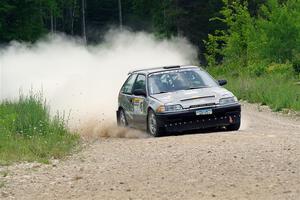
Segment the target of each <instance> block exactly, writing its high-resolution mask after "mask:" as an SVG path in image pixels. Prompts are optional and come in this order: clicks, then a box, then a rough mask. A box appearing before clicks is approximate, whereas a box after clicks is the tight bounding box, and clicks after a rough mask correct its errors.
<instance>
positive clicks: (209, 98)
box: [117, 66, 241, 136]
mask: <svg viewBox="0 0 300 200" xmlns="http://www.w3.org/2000/svg"><path fill="white" fill-rule="evenodd" d="M226 83H227V81H226V80H219V81H215V80H214V79H213V78H212V77H211V76H210V75H209V74H208V73H207V72H206V71H205V70H203V69H202V68H201V67H197V66H167V67H159V68H152V69H144V70H137V71H132V72H130V73H129V77H128V78H127V80H126V81H125V83H124V84H123V86H122V88H121V91H120V93H119V97H118V110H117V122H118V124H119V125H120V126H128V127H132V128H137V129H141V130H145V131H148V132H149V133H150V134H151V135H153V136H161V135H163V134H164V133H170V132H171V133H173V132H183V131H187V130H197V129H205V128H212V127H226V129H227V130H229V131H235V130H238V129H239V128H240V121H241V105H240V104H239V102H238V100H237V98H236V97H235V96H234V95H233V94H232V93H231V92H229V91H228V90H226V89H225V88H223V87H222V85H225V84H226Z"/></svg>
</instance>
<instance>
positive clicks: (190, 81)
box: [148, 69, 218, 94]
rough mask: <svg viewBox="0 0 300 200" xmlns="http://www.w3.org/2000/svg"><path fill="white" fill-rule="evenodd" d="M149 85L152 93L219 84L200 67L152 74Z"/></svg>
mask: <svg viewBox="0 0 300 200" xmlns="http://www.w3.org/2000/svg"><path fill="white" fill-rule="evenodd" d="M148 85H149V93H150V94H160V93H167V92H175V91H178V90H193V89H199V88H207V87H216V86H218V84H217V83H216V81H215V80H214V79H213V78H212V77H211V76H210V75H209V74H208V73H207V72H205V71H203V70H200V69H185V70H174V71H167V72H159V73H154V74H150V75H149V84H148Z"/></svg>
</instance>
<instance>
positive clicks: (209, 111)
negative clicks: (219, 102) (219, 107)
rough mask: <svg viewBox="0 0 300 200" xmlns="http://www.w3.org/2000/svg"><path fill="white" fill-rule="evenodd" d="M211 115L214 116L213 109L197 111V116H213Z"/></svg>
mask: <svg viewBox="0 0 300 200" xmlns="http://www.w3.org/2000/svg"><path fill="white" fill-rule="evenodd" d="M211 114H212V109H201V110H196V115H211Z"/></svg>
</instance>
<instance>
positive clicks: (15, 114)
mask: <svg viewBox="0 0 300 200" xmlns="http://www.w3.org/2000/svg"><path fill="white" fill-rule="evenodd" d="M66 121H67V120H65V119H64V117H60V116H56V117H54V118H52V117H51V116H50V112H49V108H48V106H47V105H46V102H45V101H44V100H43V98H42V95H39V94H38V95H34V94H30V95H29V96H23V95H21V96H20V98H19V99H18V101H5V102H2V103H1V104H0V164H1V163H2V164H6V163H10V162H14V161H40V162H47V161H48V160H49V159H50V158H61V157H63V156H64V155H66V154H68V153H70V151H71V150H72V149H73V148H74V147H75V146H76V144H77V143H78V140H79V137H78V135H76V134H73V133H71V132H70V130H69V129H68V128H67V123H66Z"/></svg>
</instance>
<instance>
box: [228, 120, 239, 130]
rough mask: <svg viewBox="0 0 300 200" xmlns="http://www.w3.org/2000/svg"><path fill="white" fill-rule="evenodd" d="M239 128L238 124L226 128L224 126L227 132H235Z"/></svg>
mask: <svg viewBox="0 0 300 200" xmlns="http://www.w3.org/2000/svg"><path fill="white" fill-rule="evenodd" d="M240 127H241V123H240V122H238V123H236V124H230V125H228V126H226V129H227V131H237V130H239V129H240Z"/></svg>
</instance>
